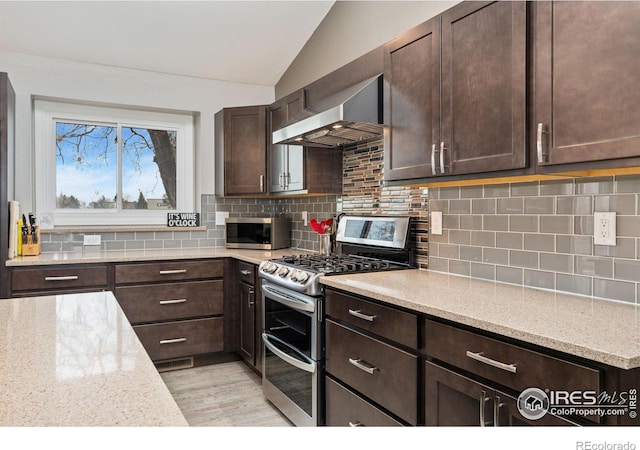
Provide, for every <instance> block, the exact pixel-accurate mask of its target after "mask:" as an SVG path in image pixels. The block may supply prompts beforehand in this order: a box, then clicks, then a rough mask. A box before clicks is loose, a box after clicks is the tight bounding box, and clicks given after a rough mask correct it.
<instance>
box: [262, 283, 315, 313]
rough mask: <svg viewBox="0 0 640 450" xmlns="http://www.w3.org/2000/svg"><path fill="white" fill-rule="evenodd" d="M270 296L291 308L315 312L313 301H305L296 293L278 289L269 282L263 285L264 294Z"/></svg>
mask: <svg viewBox="0 0 640 450" xmlns="http://www.w3.org/2000/svg"><path fill="white" fill-rule="evenodd" d="M267 294H268V295H269V297H270V298H271V299H272V300H275V301H277V302H278V303H282V304H283V305H286V306H288V307H289V308H292V309H295V310H298V311H306V312H310V313H313V312H315V309H316V308H315V305H314V304H313V303H312V302H309V301H305V300H304V299H302V298H299V297H296V296H295V295H294V294H290V293H285V292H281V291H279V290H278V289H274V288H272V287H271V286H270V285H268V284H263V285H262V295H264V296H266V295H267Z"/></svg>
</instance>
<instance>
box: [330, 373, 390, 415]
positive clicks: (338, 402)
mask: <svg viewBox="0 0 640 450" xmlns="http://www.w3.org/2000/svg"><path fill="white" fill-rule="evenodd" d="M326 386H327V387H326V399H327V408H326V413H327V426H330V427H346V426H351V427H354V426H357V427H360V426H367V427H390V426H402V424H401V423H400V422H398V421H397V420H396V419H394V418H393V417H391V416H390V415H388V414H386V413H385V412H383V411H381V410H380V409H378V408H376V407H375V406H373V405H372V404H371V403H369V402H367V401H366V400H364V399H363V398H361V397H360V396H358V395H357V394H355V393H354V392H352V391H350V390H349V389H347V388H345V387H344V386H342V385H341V384H338V383H336V382H335V381H333V380H332V379H331V378H326Z"/></svg>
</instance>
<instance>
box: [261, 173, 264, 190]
mask: <svg viewBox="0 0 640 450" xmlns="http://www.w3.org/2000/svg"><path fill="white" fill-rule="evenodd" d="M260 192H264V175H260Z"/></svg>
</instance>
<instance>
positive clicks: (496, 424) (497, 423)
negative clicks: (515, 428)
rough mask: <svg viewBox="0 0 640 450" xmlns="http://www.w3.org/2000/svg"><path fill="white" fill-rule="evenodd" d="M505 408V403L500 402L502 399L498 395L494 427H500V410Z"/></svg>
mask: <svg viewBox="0 0 640 450" xmlns="http://www.w3.org/2000/svg"><path fill="white" fill-rule="evenodd" d="M503 406H504V403H501V402H500V397H499V396H498V395H496V399H495V403H494V404H493V426H494V427H498V426H500V408H502V407H503Z"/></svg>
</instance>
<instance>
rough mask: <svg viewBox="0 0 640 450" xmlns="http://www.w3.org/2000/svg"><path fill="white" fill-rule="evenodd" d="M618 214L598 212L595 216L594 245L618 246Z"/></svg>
mask: <svg viewBox="0 0 640 450" xmlns="http://www.w3.org/2000/svg"><path fill="white" fill-rule="evenodd" d="M616 238H617V235H616V213H614V212H597V213H594V215H593V243H594V244H595V245H610V246H615V245H616Z"/></svg>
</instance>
